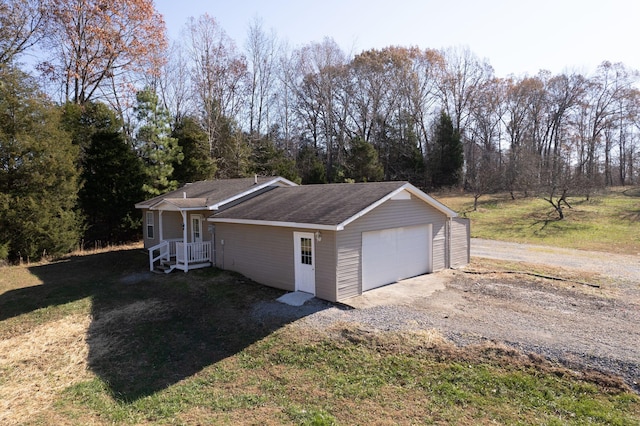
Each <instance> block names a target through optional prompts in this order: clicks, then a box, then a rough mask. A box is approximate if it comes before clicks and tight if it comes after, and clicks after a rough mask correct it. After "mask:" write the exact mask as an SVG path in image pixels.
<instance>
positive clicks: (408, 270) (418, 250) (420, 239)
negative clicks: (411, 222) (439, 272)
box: [362, 225, 431, 291]
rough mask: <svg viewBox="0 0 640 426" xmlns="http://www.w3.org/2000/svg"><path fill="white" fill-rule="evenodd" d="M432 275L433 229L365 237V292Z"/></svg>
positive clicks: (414, 228)
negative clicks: (424, 275)
mask: <svg viewBox="0 0 640 426" xmlns="http://www.w3.org/2000/svg"><path fill="white" fill-rule="evenodd" d="M427 272H431V225H420V226H408V227H402V228H392V229H383V230H381V231H371V232H363V233H362V291H367V290H371V289H373V288H376V287H380V286H382V285H385V284H389V283H393V282H396V281H398V280H402V279H404V278H409V277H415V276H416V275H422V274H425V273H427Z"/></svg>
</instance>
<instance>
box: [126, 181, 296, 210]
mask: <svg viewBox="0 0 640 426" xmlns="http://www.w3.org/2000/svg"><path fill="white" fill-rule="evenodd" d="M276 182H285V183H287V184H292V185H295V184H294V183H293V182H289V181H287V180H286V179H283V178H278V177H257V178H239V179H219V180H203V181H198V182H193V183H188V184H186V185H184V186H182V187H180V188H178V189H176V190H175V191H171V192H167V193H166V194H162V195H159V196H157V197H154V198H151V199H149V200H146V201H142V202H140V203H138V204H136V208H139V209H145V208H146V209H153V208H154V207H156V206H158V205H160V204H162V203H169V204H172V205H174V206H176V207H177V208H179V209H215V208H216V206H217V205H218V204H220V203H223V202H229V201H231V200H233V199H237V198H238V197H239V196H241V195H242V194H245V193H248V192H251V191H254V190H259V189H261V188H264V187H266V186H268V185H270V184H275V183H276Z"/></svg>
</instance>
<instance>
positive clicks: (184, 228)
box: [180, 210, 189, 272]
mask: <svg viewBox="0 0 640 426" xmlns="http://www.w3.org/2000/svg"><path fill="white" fill-rule="evenodd" d="M180 214H181V215H182V243H183V244H182V248H183V250H184V271H185V272H188V271H189V259H188V258H187V252H188V250H187V212H185V211H184V210H180Z"/></svg>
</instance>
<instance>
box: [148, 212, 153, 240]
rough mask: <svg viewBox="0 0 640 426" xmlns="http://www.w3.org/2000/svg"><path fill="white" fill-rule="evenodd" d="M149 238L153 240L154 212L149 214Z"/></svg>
mask: <svg viewBox="0 0 640 426" xmlns="http://www.w3.org/2000/svg"><path fill="white" fill-rule="evenodd" d="M147 238H148V239H150V240H152V239H153V212H147Z"/></svg>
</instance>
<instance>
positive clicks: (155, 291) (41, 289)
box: [0, 249, 332, 401]
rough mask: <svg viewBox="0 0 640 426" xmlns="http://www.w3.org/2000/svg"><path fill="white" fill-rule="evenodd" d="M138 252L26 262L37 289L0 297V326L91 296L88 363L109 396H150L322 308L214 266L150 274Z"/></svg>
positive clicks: (127, 398) (324, 305)
mask: <svg viewBox="0 0 640 426" xmlns="http://www.w3.org/2000/svg"><path fill="white" fill-rule="evenodd" d="M146 262H147V258H146V254H145V253H144V252H142V251H141V250H140V249H135V250H123V251H114V252H109V253H102V254H95V255H89V256H80V257H73V258H71V259H69V260H66V261H64V262H58V263H53V264H49V265H42V266H34V267H31V268H30V272H31V273H33V274H34V275H36V276H37V277H38V278H39V279H40V280H41V281H42V283H43V284H41V285H38V286H34V287H29V288H21V289H16V290H11V291H8V292H5V293H3V294H0V321H1V320H5V319H7V318H11V317H14V316H18V315H21V314H26V313H29V312H33V311H35V310H37V309H40V308H47V307H54V306H61V305H64V304H67V303H69V302H73V301H76V300H80V299H84V298H87V297H89V298H91V301H92V303H91V314H92V322H91V325H90V327H89V332H88V339H87V340H88V344H89V360H88V361H89V366H90V368H91V370H92V371H93V372H95V373H96V374H97V375H98V376H99V377H100V378H101V379H102V380H103V381H104V382H105V383H106V384H107V386H108V387H109V389H110V392H111V393H112V395H113V396H114V398H116V399H118V400H120V401H133V400H136V399H138V398H141V397H144V396H147V395H151V394H153V393H155V392H157V391H159V390H162V389H164V388H166V387H168V386H170V385H172V384H174V383H177V382H179V381H180V380H182V379H185V378H188V377H189V376H191V375H193V374H194V373H196V372H198V371H200V370H202V369H203V368H205V367H206V366H209V365H212V364H214V363H216V362H217V361H220V360H222V359H224V358H227V357H229V356H232V355H234V354H236V353H237V352H239V351H241V350H243V349H244V348H246V347H247V346H249V345H251V344H252V343H254V342H256V341H258V340H260V339H262V338H264V337H266V336H267V335H269V334H270V333H272V332H273V331H275V330H276V329H278V328H280V327H282V326H284V325H285V324H287V323H289V322H291V321H294V320H296V319H299V318H301V317H303V316H306V315H309V314H311V313H313V312H317V311H319V310H322V309H326V308H328V307H330V306H332V305H331V304H329V303H325V302H322V301H319V300H317V299H312V301H310V302H307V304H305V305H304V306H301V307H293V306H288V305H282V304H280V303H278V302H273V301H274V300H275V299H276V298H277V297H279V296H280V295H282V294H284V292H283V291H280V290H276V289H272V288H269V287H265V286H262V285H259V284H257V283H254V282H251V281H250V280H247V279H246V278H244V277H242V276H240V275H237V274H233V273H229V272H225V271H220V270H217V269H214V268H207V269H200V270H197V271H191V272H189V273H188V274H185V273H182V272H177V273H176V272H174V273H173V274H169V275H156V274H153V273H150V272H148V270H145V269H146V265H147V263H146Z"/></svg>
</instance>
